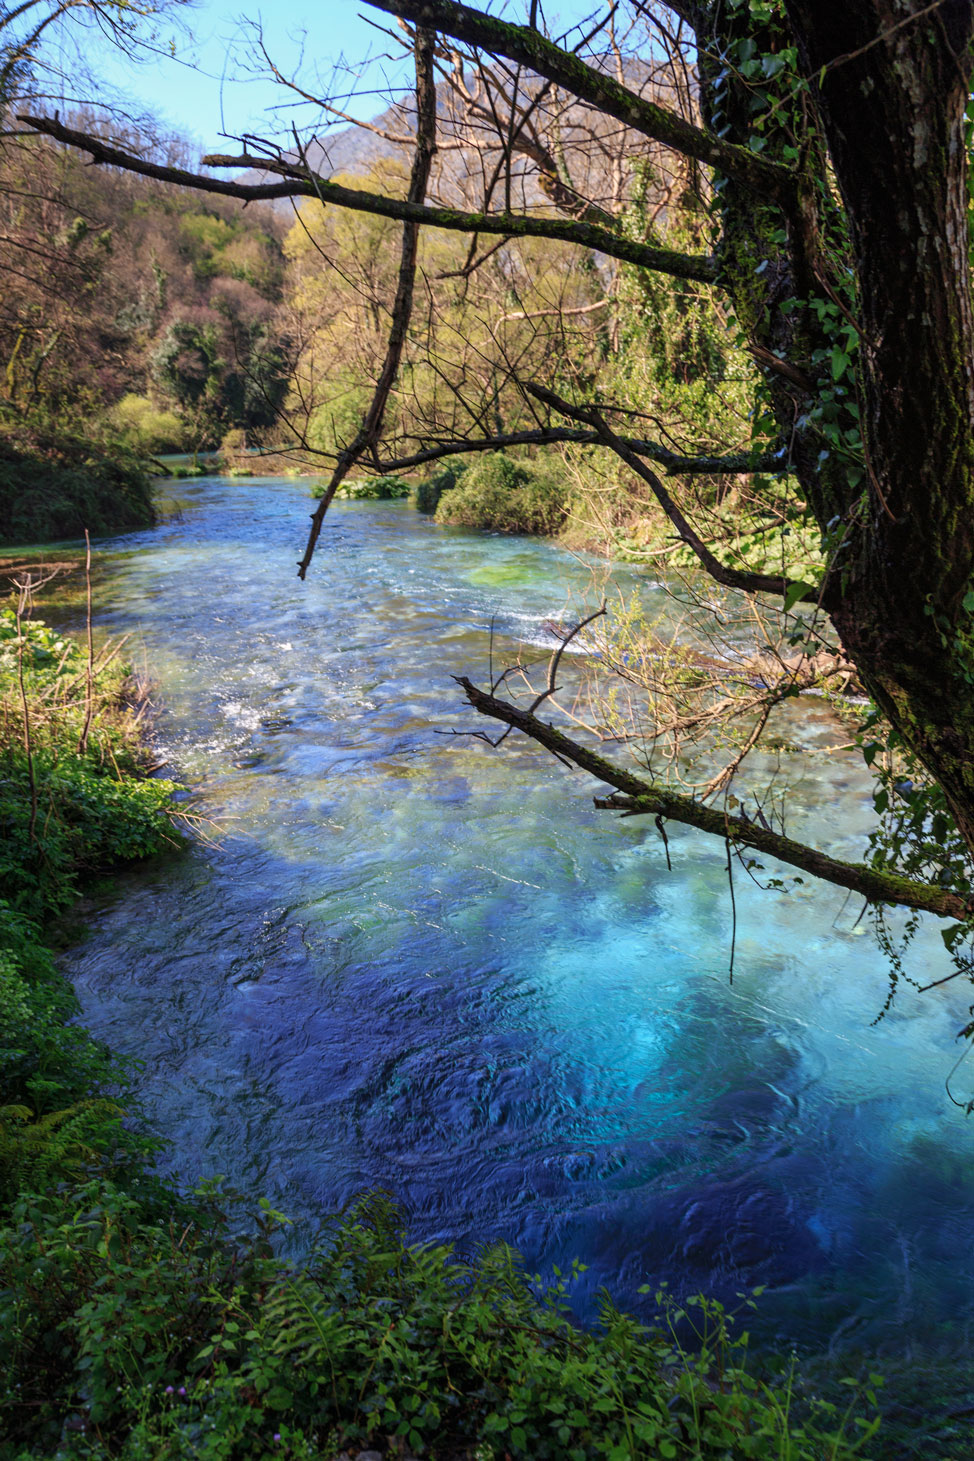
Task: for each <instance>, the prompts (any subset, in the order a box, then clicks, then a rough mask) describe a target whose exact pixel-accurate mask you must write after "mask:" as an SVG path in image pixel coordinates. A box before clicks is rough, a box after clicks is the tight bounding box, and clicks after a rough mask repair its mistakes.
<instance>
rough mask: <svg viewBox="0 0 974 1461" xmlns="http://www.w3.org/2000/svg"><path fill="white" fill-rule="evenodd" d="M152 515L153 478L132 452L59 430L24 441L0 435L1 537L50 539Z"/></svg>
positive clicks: (142, 522) (146, 520)
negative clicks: (105, 446)
mask: <svg viewBox="0 0 974 1461" xmlns="http://www.w3.org/2000/svg"><path fill="white" fill-rule="evenodd" d="M154 521H155V509H154V508H153V505H152V480H151V478H150V477H149V475H148V473H147V472H146V470H145V467H144V465H143V464H142V463H141V462H140V461H139V460H138V458H137V457H136V456H134V455H133V454H132V453H129V452H125V451H124V450H121V449H118V448H116V449H114V450H112V451H110V452H109V451H105V450H101V449H99V448H98V447H97V446H94V445H92V443H91V442H90V441H88V440H83V439H81V438H78V439H75V438H72V437H69V436H67V435H66V434H65V433H64V432H59V433H55V434H52V435H51V436H50V438H49V439H46V440H44V439H41V438H40V437H32V438H31V439H30V440H29V441H27V442H25V443H21V442H19V441H17V440H16V438H15V437H14V436H13V435H12V434H11V433H9V432H8V433H5V434H3V435H0V542H4V543H44V542H53V541H55V540H57V539H59V538H80V537H81V536H82V535H83V533H84V531H85V529H86V528H87V529H88V531H89V532H91V533H110V532H119V531H120V530H121V529H123V528H131V527H147V526H149V525H150V524H151V523H153V522H154Z"/></svg>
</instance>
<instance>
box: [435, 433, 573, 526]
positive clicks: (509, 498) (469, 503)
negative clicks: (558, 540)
mask: <svg viewBox="0 0 974 1461" xmlns="http://www.w3.org/2000/svg"><path fill="white" fill-rule="evenodd" d="M567 514H568V487H567V484H566V482H565V481H564V479H563V477H562V476H561V474H560V473H559V472H558V471H557V470H556V469H555V468H554V467H553V466H552V465H551V464H550V463H543V464H539V463H535V462H531V461H515V460H514V458H513V457H509V456H506V455H505V453H504V452H485V453H484V455H483V456H480V457H478V458H477V460H476V461H475V462H474V463H473V464H472V465H471V466H469V467H468V468H467V469H466V471H465V472H464V473H463V476H462V477H461V479H460V481H459V483H458V484H457V485H456V486H454V487H453V488H452V490H441V494H440V496H439V499H438V502H437V507H436V521H437V522H438V523H448V524H450V525H452V526H454V527H463V528H481V529H485V530H487V531H490V532H495V533H536V534H540V535H542V536H546V537H552V536H554V534H555V533H557V532H558V531H559V529H560V528H561V526H562V524H563V523H564V521H565V518H566V516H567Z"/></svg>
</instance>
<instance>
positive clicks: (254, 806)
mask: <svg viewBox="0 0 974 1461" xmlns="http://www.w3.org/2000/svg"><path fill="white" fill-rule="evenodd" d="M185 498H186V505H185V509H184V515H183V517H182V519H181V520H180V521H179V522H174V523H169V524H164V525H163V526H162V527H160V528H159V529H157V530H156V531H155V532H154V533H151V534H142V535H130V536H129V537H126V538H124V539H120V540H118V542H117V556H114V557H110V558H108V560H107V561H106V562H105V565H104V571H105V572H106V574H107V575H108V581H109V582H110V585H111V607H110V609H109V610H107V611H106V615H105V618H106V620H107V621H108V625H109V627H110V628H111V629H112V630H114V631H116V632H126V633H132V634H134V635H135V636H136V641H135V642H137V644H138V645H139V650H138V655H141V654H143V653H144V656H145V660H146V662H147V664H148V665H149V666H150V668H151V670H152V672H153V674H154V675H155V677H156V678H157V680H158V681H159V685H160V701H161V705H162V711H161V714H160V718H159V724H158V735H159V738H160V740H161V742H162V743H163V746H164V749H165V753H166V754H167V755H168V756H169V758H170V759H171V761H172V763H173V764H174V766H175V767H176V768H177V770H178V772H179V774H180V775H181V776H182V777H183V778H184V779H185V780H186V781H187V783H188V784H190V785H191V786H192V787H193V788H194V794H195V798H196V805H197V806H198V808H199V809H200V810H202V811H203V812H205V813H206V814H207V815H212V816H214V817H215V818H217V819H218V820H220V821H221V822H222V824H223V826H224V828H225V835H224V838H223V841H222V843H221V845H219V846H217V847H206V846H199V847H197V848H195V849H194V850H193V851H192V852H191V853H190V854H189V855H188V856H187V857H186V858H185V859H183V860H181V861H180V862H178V863H176V864H174V865H171V866H167V867H165V868H151V869H148V870H145V871H143V872H140V873H136V874H132V875H130V876H128V877H127V878H126V879H124V880H123V882H122V883H121V885H120V890H119V892H118V893H117V895H116V896H114V897H113V898H112V899H111V900H109V901H107V902H106V903H105V904H104V905H103V906H102V907H101V908H100V910H99V911H98V913H97V916H96V918H95V920H94V927H93V930H92V934H91V937H90V938H89V939H88V940H87V941H86V942H85V943H84V944H83V945H81V946H80V947H79V948H77V949H75V950H74V951H72V952H71V953H70V954H69V955H68V957H67V960H66V962H67V967H68V972H69V974H70V975H71V977H73V978H74V980H75V981H76V984H77V987H78V990H79V994H80V997H81V999H82V1003H83V1006H84V1011H85V1016H86V1018H87V1020H88V1021H89V1023H90V1024H91V1025H92V1027H93V1028H94V1029H95V1030H96V1031H97V1032H98V1033H99V1034H100V1035H101V1036H103V1037H104V1038H106V1039H107V1040H109V1041H110V1042H111V1043H112V1044H113V1045H115V1046H116V1047H117V1048H119V1049H122V1050H125V1051H129V1052H132V1053H134V1054H137V1055H139V1056H141V1057H142V1058H143V1059H144V1061H145V1072H144V1077H143V1087H144V1094H145V1098H146V1102H147V1105H148V1108H149V1109H150V1111H151V1112H152V1113H153V1114H154V1117H155V1120H156V1121H157V1123H158V1126H159V1128H160V1129H161V1131H162V1132H163V1133H164V1134H165V1135H166V1136H168V1137H169V1138H170V1139H171V1140H172V1142H173V1148H172V1154H171V1161H172V1165H173V1167H174V1169H175V1171H176V1172H178V1173H179V1174H180V1176H181V1177H182V1178H184V1179H185V1180H187V1181H188V1180H191V1179H193V1178H196V1177H200V1176H212V1175H213V1174H215V1173H224V1174H226V1175H227V1177H228V1179H229V1180H230V1181H231V1183H232V1184H234V1185H236V1186H238V1187H240V1188H242V1189H243V1190H245V1191H247V1192H249V1193H252V1194H253V1195H254V1196H255V1197H256V1196H257V1195H266V1196H268V1197H269V1198H270V1199H271V1201H272V1202H273V1203H274V1205H275V1206H279V1207H281V1208H283V1209H284V1210H285V1211H287V1212H289V1213H290V1214H291V1215H293V1216H294V1217H295V1218H298V1219H309V1220H313V1219H314V1217H315V1216H316V1215H319V1214H322V1213H324V1212H326V1211H329V1210H331V1209H333V1208H334V1207H335V1206H336V1205H338V1204H340V1203H342V1202H344V1201H345V1200H347V1199H348V1198H350V1197H351V1196H353V1195H354V1194H355V1193H357V1192H359V1191H360V1190H361V1189H363V1188H368V1187H374V1186H381V1187H385V1188H388V1189H389V1190H390V1191H392V1192H394V1193H395V1194H397V1196H398V1197H399V1199H400V1200H401V1202H402V1204H403V1207H404V1209H405V1211H406V1212H407V1214H408V1216H409V1223H410V1230H411V1232H412V1233H413V1234H414V1235H415V1237H416V1238H418V1239H433V1238H438V1239H449V1240H452V1241H455V1242H456V1243H458V1245H459V1246H460V1247H461V1248H465V1247H470V1246H472V1245H474V1244H476V1243H479V1242H482V1241H484V1240H487V1239H491V1238H496V1237H503V1238H505V1239H507V1240H508V1241H511V1242H513V1243H515V1244H517V1245H518V1246H519V1247H520V1248H521V1251H522V1252H523V1254H524V1256H525V1259H526V1261H527V1263H528V1265H529V1267H530V1268H532V1269H538V1270H540V1271H542V1272H546V1271H550V1269H551V1266H552V1265H553V1264H559V1265H562V1266H565V1265H567V1264H569V1263H570V1261H571V1259H572V1258H573V1257H578V1258H580V1259H582V1260H583V1261H584V1262H585V1263H587V1264H588V1265H589V1269H588V1272H587V1273H586V1274H585V1275H584V1278H583V1279H582V1280H581V1283H580V1286H579V1289H578V1291H577V1303H578V1307H579V1310H580V1312H583V1313H585V1312H589V1313H590V1312H592V1305H593V1301H594V1296H595V1293H596V1290H597V1288H598V1286H599V1285H600V1284H603V1283H605V1284H607V1285H609V1287H610V1289H611V1290H612V1292H613V1295H614V1297H615V1298H616V1299H617V1300H618V1301H619V1302H620V1303H622V1304H623V1305H625V1306H628V1307H631V1308H639V1307H640V1306H641V1305H644V1304H645V1302H646V1301H645V1300H644V1299H642V1298H640V1296H639V1294H638V1290H639V1288H640V1287H641V1286H642V1285H644V1284H649V1285H651V1286H652V1287H655V1286H656V1285H657V1284H658V1283H659V1282H661V1281H664V1280H665V1281H667V1282H668V1283H669V1285H670V1287H671V1289H672V1290H673V1291H675V1292H678V1293H679V1292H684V1291H687V1290H696V1289H699V1288H704V1289H706V1290H709V1291H711V1292H716V1293H717V1294H718V1295H722V1296H724V1297H732V1296H733V1295H734V1294H735V1293H736V1292H737V1291H739V1290H740V1289H742V1288H744V1287H751V1286H754V1285H756V1284H766V1285H767V1286H768V1294H767V1295H766V1297H765V1299H764V1301H763V1303H762V1307H761V1315H762V1317H761V1320H760V1322H761V1324H762V1326H763V1330H762V1332H763V1334H764V1337H766V1338H767V1339H769V1340H770V1339H773V1340H774V1342H775V1343H776V1344H782V1343H784V1344H791V1343H797V1344H800V1345H808V1344H812V1345H817V1344H822V1343H825V1342H826V1341H827V1340H828V1339H829V1337H830V1336H834V1335H835V1334H837V1333H842V1334H844V1335H847V1336H850V1337H851V1338H852V1339H853V1340H854V1341H855V1342H857V1343H861V1344H862V1345H863V1346H864V1347H871V1348H873V1349H876V1348H880V1347H882V1346H884V1345H896V1344H898V1343H899V1342H900V1338H901V1337H902V1336H903V1335H905V1334H907V1333H909V1335H910V1337H911V1338H912V1339H913V1340H917V1339H919V1338H920V1337H922V1336H924V1335H926V1336H928V1337H933V1336H935V1335H936V1333H937V1331H938V1327H939V1326H942V1325H943V1324H945V1323H947V1322H948V1321H949V1322H950V1323H951V1324H952V1325H953V1326H955V1328H954V1329H953V1331H952V1332H953V1333H954V1334H956V1332H957V1328H956V1326H959V1327H960V1328H963V1327H964V1326H966V1325H967V1324H968V1323H969V1321H970V1318H971V1313H972V1304H974V1272H972V1269H974V1243H972V1238H974V1162H972V1157H974V1127H972V1126H971V1124H970V1122H968V1121H965V1120H964V1118H963V1117H962V1116H961V1115H960V1114H959V1113H958V1112H956V1111H955V1109H954V1108H953V1107H952V1106H951V1105H950V1104H949V1102H948V1101H947V1099H946V1096H945V1094H944V1089H943V1082H944V1077H945V1075H946V1072H947V1071H948V1069H949V1068H950V1066H951V1064H952V1063H953V1061H954V1060H955V1059H956V1055H957V1053H958V1051H957V1049H956V1047H955V1044H954V1034H955V1031H956V1029H957V1028H958V1026H959V1024H960V1023H962V1020H963V1017H964V1015H965V1011H964V1009H963V1008H962V1003H963V997H962V993H960V994H958V993H955V992H953V991H952V989H951V987H950V986H948V987H947V989H946V990H943V991H939V992H936V993H934V994H931V995H928V996H926V997H924V998H923V999H922V1000H916V999H914V1000H909V999H907V1000H904V1001H903V1003H902V1005H901V1006H900V1007H897V1008H896V1009H894V1011H893V1013H892V1015H891V1016H890V1017H889V1018H888V1019H886V1020H884V1021H882V1022H881V1023H880V1024H879V1025H875V1026H874V1025H872V1024H871V1023H870V1022H871V1021H872V1019H873V1017H874V1015H875V1013H876V1011H877V1010H878V1009H879V1007H880V1005H881V1004H882V1002H883V998H884V995H885V968H884V965H883V961H882V958H881V956H880V955H879V953H878V951H877V950H876V949H875V948H874V947H873V945H872V944H871V942H870V940H869V938H868V935H864V934H863V932H862V930H861V928H860V929H855V928H854V926H853V920H854V917H855V914H856V913H857V912H858V909H855V910H852V912H850V913H843V912H842V898H841V895H837V894H835V893H834V891H832V890H829V889H826V888H820V887H811V886H805V887H802V888H798V889H796V890H795V891H794V892H793V893H792V894H791V895H790V896H788V897H785V896H783V895H776V894H762V893H761V892H760V891H758V890H757V889H756V888H754V887H753V886H750V885H748V884H747V883H745V884H744V885H743V886H740V887H739V888H738V931H737V958H736V966H735V978H734V983H733V986H731V985H729V983H728V978H727V959H728V951H729V928H730V911H729V903H728V898H727V886H726V872H725V868H724V860H723V849H722V848H719V847H717V848H715V847H714V846H713V845H712V844H711V843H708V841H707V840H706V839H704V838H702V837H700V836H698V835H697V834H695V833H692V832H689V831H685V830H682V831H681V830H679V829H677V830H674V831H673V832H672V833H671V849H672V853H673V871H672V873H667V871H666V865H665V859H664V858H663V857H662V854H661V851H660V848H659V845H658V841H657V839H656V835H655V832H654V831H653V829H652V828H651V827H650V828H644V827H642V826H641V825H640V824H639V823H638V822H635V821H627V822H622V823H620V822H618V821H612V820H609V819H606V818H605V816H604V814H599V813H596V812H595V811H594V810H593V809H592V807H591V797H590V792H591V790H592V789H593V788H592V786H591V784H590V783H589V782H588V781H587V779H586V778H584V777H582V776H579V775H569V774H568V773H567V772H565V770H564V769H563V768H561V767H560V766H558V765H557V764H554V763H552V762H550V761H546V760H544V759H543V758H542V756H541V754H540V753H539V752H536V751H534V750H533V749H532V748H531V747H530V746H528V745H526V744H524V743H523V742H522V743H520V744H518V743H516V742H514V741H513V740H512V741H510V742H508V744H507V746H506V747H505V750H504V752H503V753H501V754H495V753H492V752H491V751H490V750H489V749H488V748H487V747H485V746H484V745H483V744H481V743H479V742H476V741H472V740H470V739H466V738H462V739H456V738H454V737H452V736H449V735H447V736H444V735H443V734H441V733H442V732H449V731H451V730H452V729H454V728H456V727H458V726H461V727H462V726H467V725H469V723H470V721H469V713H468V712H464V710H463V708H462V706H461V704H460V700H459V696H458V692H457V690H456V687H455V685H454V684H453V681H452V679H451V676H452V675H453V674H457V673H460V672H461V671H472V672H475V673H476V672H480V673H482V672H483V670H484V667H485V664H486V658H487V637H486V629H485V626H486V625H487V623H488V622H489V620H490V619H491V616H492V615H493V616H494V617H495V635H496V641H497V651H498V653H502V652H503V649H504V647H505V645H506V646H510V645H511V644H513V643H514V642H524V641H525V640H527V641H528V642H531V640H532V636H534V638H535V639H536V641H537V642H539V643H540V642H541V641H542V640H543V634H542V633H541V631H540V626H541V625H542V624H543V622H544V620H545V619H549V618H551V617H557V616H558V614H559V611H560V609H561V606H562V605H563V603H564V600H565V594H566V589H567V587H569V586H571V585H572V584H574V585H576V587H579V588H581V589H584V588H585V586H586V584H587V583H588V575H589V565H588V564H586V563H585V562H582V561H579V560H577V559H573V558H571V557H569V556H568V555H566V554H563V553H561V552H560V551H559V550H557V549H556V548H554V547H553V546H551V545H550V544H545V543H534V542H526V541H525V540H523V539H521V540H511V539H505V538H495V537H485V536H478V535H473V534H464V533H457V532H448V533H444V532H441V531H439V530H437V529H435V528H433V527H432V526H431V525H430V524H429V522H428V521H426V520H424V519H422V518H420V517H419V516H418V515H417V514H416V513H415V512H413V511H412V510H411V509H410V508H409V507H408V506H405V505H402V504H383V503H351V504H345V505H342V506H340V507H338V508H336V509H335V516H334V520H333V521H332V522H331V523H330V526H329V531H328V533H327V534H326V538H325V540H324V551H323V552H322V553H321V557H320V560H319V561H318V562H317V563H316V567H315V570H314V574H313V578H312V580H311V581H310V582H309V583H308V584H307V585H300V584H299V583H298V582H297V581H296V579H295V578H294V577H293V570H294V560H295V558H296V557H297V553H298V550H299V546H300V539H301V533H302V530H303V521H304V519H305V517H306V514H307V510H308V503H307V500H306V499H305V498H304V497H303V495H302V489H301V487H300V485H296V484H294V483H290V482H287V483H286V482H282V481H274V480H265V481H262V480H260V479H251V480H248V481H246V482H234V483H232V484H228V483H226V482H222V481H215V480H206V479H204V480H201V481H199V482H198V483H194V484H191V485H189V486H187V487H186V490H185ZM646 592H647V594H651V593H652V589H651V587H649V588H647V589H646ZM813 713H814V714H815V715H818V716H819V717H820V718H821V716H822V711H821V709H820V708H819V709H816V710H815V711H814V712H813ZM835 774H837V775H839V776H840V777H842V778H843V780H844V782H845V787H844V791H843V798H842V807H841V809H839V808H836V807H833V806H831V805H830V795H831V790H830V783H829V781H828V780H827V779H825V776H824V773H823V775H822V779H816V777H815V776H814V775H809V776H808V777H806V780H805V782H804V785H803V793H802V795H803V798H804V801H805V815H806V820H805V825H806V826H807V827H808V828H811V829H812V831H813V832H814V830H815V828H816V827H817V828H818V833H819V835H820V836H821V837H827V838H828V841H829V844H830V846H832V847H833V848H835V849H837V850H846V851H849V852H852V851H853V850H854V849H855V848H856V846H857V845H859V844H858V843H857V835H858V834H859V833H860V832H861V828H862V826H863V825H864V817H865V809H866V808H867V806H868V797H867V794H866V786H865V784H864V783H862V782H861V781H860V779H859V778H860V773H859V770H858V769H857V767H856V766H855V764H854V763H851V762H850V763H844V762H842V763H839V764H838V766H837V769H836V773H835ZM840 815H841V816H842V817H844V818H846V820H845V821H844V822H843V823H841V824H840V823H839V821H838V818H839V817H840ZM796 830H800V829H796ZM939 944H940V941H939V939H938V938H937V937H936V930H931V931H930V932H929V936H927V937H925V938H921V939H920V940H919V942H918V945H917V949H918V952H917V954H916V958H917V959H918V961H920V963H921V964H924V966H925V967H926V968H928V969H934V970H935V969H937V968H939V963H938V960H939V959H940V958H941V957H942V950H940V948H939Z"/></svg>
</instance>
